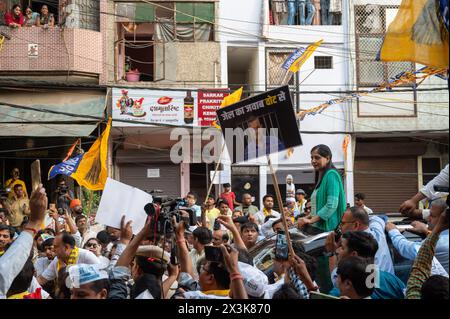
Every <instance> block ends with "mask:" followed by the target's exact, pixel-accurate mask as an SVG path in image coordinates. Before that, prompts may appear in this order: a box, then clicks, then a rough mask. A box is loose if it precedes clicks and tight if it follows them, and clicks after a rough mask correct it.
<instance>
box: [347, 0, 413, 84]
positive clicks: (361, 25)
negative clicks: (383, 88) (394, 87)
mask: <svg viewBox="0 0 450 319" xmlns="http://www.w3.org/2000/svg"><path fill="white" fill-rule="evenodd" d="M397 11H398V7H397V6H381V5H373V4H368V5H357V6H355V35H356V59H357V65H356V69H357V84H358V86H360V87H373V86H378V85H379V84H380V83H382V82H386V81H387V80H388V79H389V78H390V77H392V76H395V75H397V74H398V73H400V72H402V71H410V70H413V68H414V64H413V63H410V62H389V63H385V62H379V61H376V59H377V55H378V53H379V51H380V49H381V46H382V45H383V38H384V36H385V33H386V31H387V27H388V26H389V23H390V22H391V21H392V20H393V18H394V17H395V14H396V13H397Z"/></svg>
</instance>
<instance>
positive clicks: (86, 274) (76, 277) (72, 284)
mask: <svg viewBox="0 0 450 319" xmlns="http://www.w3.org/2000/svg"><path fill="white" fill-rule="evenodd" d="M102 267H103V266H102V265H101V264H92V265H90V264H89V265H88V264H77V265H73V266H70V267H68V268H67V272H68V273H69V276H68V277H67V279H66V286H67V288H79V287H80V286H81V285H85V284H88V283H90V282H93V281H98V280H101V279H108V273H107V272H106V271H104V270H103V269H102Z"/></svg>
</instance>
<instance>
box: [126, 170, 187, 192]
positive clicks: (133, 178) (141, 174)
mask: <svg viewBox="0 0 450 319" xmlns="http://www.w3.org/2000/svg"><path fill="white" fill-rule="evenodd" d="M147 169H159V178H147ZM180 178H181V177H180V167H179V166H178V165H172V164H157V163H152V164H150V163H149V164H146V163H139V164H137V165H133V164H121V165H120V181H121V182H122V183H125V184H127V185H131V186H134V187H137V188H139V189H141V190H144V191H151V190H153V189H160V190H162V191H163V193H162V194H161V195H167V196H169V197H174V198H176V197H179V196H180V193H181V185H180V183H181V179H180Z"/></svg>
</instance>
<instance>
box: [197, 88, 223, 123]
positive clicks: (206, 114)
mask: <svg viewBox="0 0 450 319" xmlns="http://www.w3.org/2000/svg"><path fill="white" fill-rule="evenodd" d="M228 95H229V93H228V92H226V91H225V90H224V91H223V92H220V91H209V90H204V91H198V121H199V124H198V125H199V126H212V123H213V122H214V121H215V120H216V116H217V115H216V111H217V110H218V109H219V108H220V105H221V104H222V101H223V99H224V98H225V97H226V96H228Z"/></svg>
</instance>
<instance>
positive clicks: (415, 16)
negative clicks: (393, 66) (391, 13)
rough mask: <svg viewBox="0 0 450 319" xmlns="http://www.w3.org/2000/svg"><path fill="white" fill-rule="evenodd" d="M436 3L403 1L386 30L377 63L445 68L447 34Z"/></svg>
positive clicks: (412, 0) (426, 0) (417, 0)
mask: <svg viewBox="0 0 450 319" xmlns="http://www.w3.org/2000/svg"><path fill="white" fill-rule="evenodd" d="M438 3H439V1H435V0H403V1H402V4H401V6H400V8H399V10H398V12H397V15H396V17H395V19H394V21H393V22H392V23H391V24H390V25H389V28H388V30H387V33H386V36H385V39H384V43H383V46H382V48H381V51H380V60H381V61H385V62H396V61H410V62H417V63H421V64H424V65H426V66H431V67H437V68H448V65H449V60H448V54H449V52H448V32H447V30H446V29H445V27H444V23H443V21H442V18H441V17H440V16H439V7H438V6H439V4H438Z"/></svg>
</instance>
